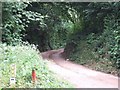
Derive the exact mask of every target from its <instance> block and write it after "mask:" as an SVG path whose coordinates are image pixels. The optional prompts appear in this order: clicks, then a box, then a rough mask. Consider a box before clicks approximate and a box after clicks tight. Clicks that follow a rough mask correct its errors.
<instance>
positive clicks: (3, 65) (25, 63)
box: [0, 44, 73, 88]
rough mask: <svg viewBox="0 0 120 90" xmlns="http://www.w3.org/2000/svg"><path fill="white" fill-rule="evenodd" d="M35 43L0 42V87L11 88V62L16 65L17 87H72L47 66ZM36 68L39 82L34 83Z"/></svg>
mask: <svg viewBox="0 0 120 90" xmlns="http://www.w3.org/2000/svg"><path fill="white" fill-rule="evenodd" d="M39 54H40V53H39V52H38V51H37V49H36V47H35V46H34V45H26V44H24V45H23V44H21V45H17V46H7V45H5V44H0V87H1V88H9V87H10V78H11V77H12V73H11V64H15V65H16V84H15V86H14V87H15V88H67V87H68V88H71V87H73V86H72V85H70V84H68V83H67V82H66V81H63V80H60V79H58V78H57V77H55V76H54V75H53V73H52V72H51V71H50V70H49V69H48V68H47V66H46V62H45V61H43V60H42V57H41V56H39ZM34 66H35V68H36V76H37V82H36V85H35V86H34V85H33V84H32V79H31V73H32V69H33V68H34Z"/></svg>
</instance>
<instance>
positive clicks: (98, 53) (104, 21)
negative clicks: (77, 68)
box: [2, 2, 120, 68]
mask: <svg viewBox="0 0 120 90" xmlns="http://www.w3.org/2000/svg"><path fill="white" fill-rule="evenodd" d="M3 14H4V16H3V38H2V41H3V42H5V43H7V44H12V45H15V44H16V43H18V42H19V41H21V40H22V41H28V42H29V43H31V44H35V45H37V47H38V49H39V51H41V52H43V51H46V50H51V49H57V48H65V52H64V53H63V55H64V57H65V58H70V59H72V60H76V61H77V62H80V63H81V64H84V63H89V62H91V61H92V60H95V62H97V61H101V60H102V61H104V60H105V59H108V61H110V62H111V63H112V66H113V67H117V68H119V67H120V53H119V52H120V40H119V39H120V27H119V19H120V2H101V3H100V2H79V3H78V2H63V3H62V2H61V3H58V2H29V3H26V2H20V3H17V2H13V3H7V2H6V3H3Z"/></svg>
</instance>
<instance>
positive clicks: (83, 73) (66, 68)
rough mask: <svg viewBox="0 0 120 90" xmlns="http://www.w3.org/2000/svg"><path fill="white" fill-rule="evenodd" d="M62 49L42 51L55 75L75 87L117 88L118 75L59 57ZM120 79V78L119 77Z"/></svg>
mask: <svg viewBox="0 0 120 90" xmlns="http://www.w3.org/2000/svg"><path fill="white" fill-rule="evenodd" d="M62 52H63V49H59V50H51V51H47V52H43V53H42V56H43V58H45V59H48V60H49V61H50V62H49V63H48V67H49V69H50V70H51V71H53V72H54V73H55V74H57V76H59V77H60V78H63V79H65V80H67V81H69V82H70V83H71V84H73V85H75V87H76V88H118V77H115V76H113V75H110V74H105V73H102V72H98V71H94V70H90V69H88V68H86V67H84V66H82V65H78V64H75V63H73V62H71V61H66V60H65V59H64V58H62V57H61V53H62ZM119 80H120V79H119Z"/></svg>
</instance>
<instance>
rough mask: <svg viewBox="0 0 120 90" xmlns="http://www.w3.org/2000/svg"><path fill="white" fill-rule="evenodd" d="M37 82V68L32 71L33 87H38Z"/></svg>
mask: <svg viewBox="0 0 120 90" xmlns="http://www.w3.org/2000/svg"><path fill="white" fill-rule="evenodd" d="M36 81H37V78H36V71H35V67H34V68H33V69H32V83H33V86H34V87H35V85H36Z"/></svg>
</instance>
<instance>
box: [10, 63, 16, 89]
mask: <svg viewBox="0 0 120 90" xmlns="http://www.w3.org/2000/svg"><path fill="white" fill-rule="evenodd" d="M10 72H11V73H10V88H14V87H15V83H16V80H15V77H16V65H15V64H12V65H11V67H10Z"/></svg>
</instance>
